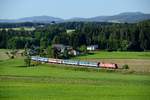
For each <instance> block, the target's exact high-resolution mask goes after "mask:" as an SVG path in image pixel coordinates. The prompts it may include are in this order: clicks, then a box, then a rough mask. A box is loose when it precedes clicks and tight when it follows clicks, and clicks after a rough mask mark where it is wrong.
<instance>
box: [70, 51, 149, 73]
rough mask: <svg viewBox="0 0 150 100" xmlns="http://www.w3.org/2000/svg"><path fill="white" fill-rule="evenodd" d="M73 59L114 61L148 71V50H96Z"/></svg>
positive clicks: (131, 69)
mask: <svg viewBox="0 0 150 100" xmlns="http://www.w3.org/2000/svg"><path fill="white" fill-rule="evenodd" d="M73 59H80V60H88V61H96V62H108V63H116V64H118V66H119V67H120V68H121V67H122V66H123V65H124V64H127V65H129V67H130V69H129V70H130V71H135V72H143V73H146V72H148V73H149V72H150V52H106V51H96V52H93V53H92V54H87V55H83V56H78V57H75V58H73Z"/></svg>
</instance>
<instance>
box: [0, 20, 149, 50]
mask: <svg viewBox="0 0 150 100" xmlns="http://www.w3.org/2000/svg"><path fill="white" fill-rule="evenodd" d="M28 25H29V26H28ZM38 25H44V24H33V23H23V24H20V23H14V24H4V23H3V24H0V26H1V29H0V48H9V49H22V48H24V47H25V45H26V44H29V45H28V46H29V47H30V46H36V47H40V48H42V49H46V48H48V46H50V45H52V44H64V45H70V46H72V47H73V48H74V49H76V48H78V47H81V46H88V45H93V44H98V45H99V49H101V50H111V51H116V50H118V51H143V50H150V20H147V21H143V22H140V23H135V24H128V23H122V24H121V23H120V24H119V23H101V22H66V23H51V24H46V25H44V27H37V26H38ZM34 26H36V29H35V30H33V31H27V30H24V29H21V30H13V29H10V28H13V27H34ZM6 28H9V29H7V30H6ZM67 30H74V31H71V32H67Z"/></svg>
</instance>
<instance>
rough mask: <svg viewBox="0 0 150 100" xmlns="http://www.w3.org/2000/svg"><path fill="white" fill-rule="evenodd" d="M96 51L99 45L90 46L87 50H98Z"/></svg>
mask: <svg viewBox="0 0 150 100" xmlns="http://www.w3.org/2000/svg"><path fill="white" fill-rule="evenodd" d="M96 49H98V45H90V46H87V50H89V51H94V50H96Z"/></svg>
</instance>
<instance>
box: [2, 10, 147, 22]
mask: <svg viewBox="0 0 150 100" xmlns="http://www.w3.org/2000/svg"><path fill="white" fill-rule="evenodd" d="M148 19H150V14H144V13H141V12H124V13H120V14H117V15H112V16H97V17H91V18H80V17H74V18H71V19H62V18H56V17H51V16H33V17H25V18H20V19H0V23H4V22H7V23H16V22H35V23H51V22H53V21H55V22H59V23H60V22H74V21H75V22H80V21H87V22H113V23H125V22H127V23H137V22H140V21H143V20H148Z"/></svg>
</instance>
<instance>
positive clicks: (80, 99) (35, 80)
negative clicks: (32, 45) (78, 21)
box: [0, 50, 150, 100]
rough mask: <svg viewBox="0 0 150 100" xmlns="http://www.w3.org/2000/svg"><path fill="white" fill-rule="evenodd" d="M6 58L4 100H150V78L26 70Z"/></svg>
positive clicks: (0, 95) (60, 68) (0, 65)
mask: <svg viewBox="0 0 150 100" xmlns="http://www.w3.org/2000/svg"><path fill="white" fill-rule="evenodd" d="M4 51H5V50H1V52H4ZM3 56H5V55H3ZM1 57H2V56H1ZM3 58H4V57H3ZM3 58H1V60H0V100H150V95H149V94H150V74H129V73H121V72H109V71H106V72H105V71H101V70H99V71H92V70H91V71H90V70H85V71H83V70H82V71H81V70H77V68H67V67H69V66H67V67H66V65H54V64H53V65H52V64H41V65H39V66H34V67H24V62H23V59H22V58H16V59H12V60H11V59H9V60H6V59H3ZM65 67H66V68H65ZM70 67H71V66H70ZM95 70H98V69H95Z"/></svg>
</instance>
